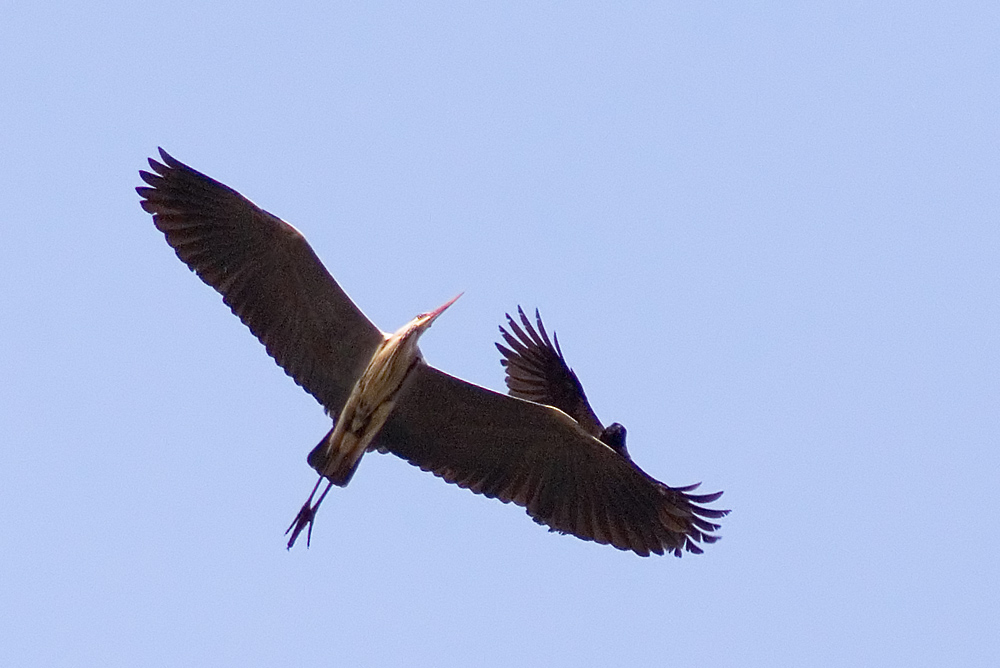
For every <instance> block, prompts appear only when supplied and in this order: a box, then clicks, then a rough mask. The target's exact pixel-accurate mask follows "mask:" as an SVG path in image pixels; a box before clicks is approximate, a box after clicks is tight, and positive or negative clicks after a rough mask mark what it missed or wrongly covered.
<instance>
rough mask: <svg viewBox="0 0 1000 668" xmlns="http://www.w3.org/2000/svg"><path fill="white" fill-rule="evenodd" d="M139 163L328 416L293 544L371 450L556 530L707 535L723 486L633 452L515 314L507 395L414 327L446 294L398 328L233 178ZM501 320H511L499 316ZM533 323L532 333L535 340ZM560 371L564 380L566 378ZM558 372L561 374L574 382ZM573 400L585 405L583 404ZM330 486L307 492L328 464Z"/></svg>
mask: <svg viewBox="0 0 1000 668" xmlns="http://www.w3.org/2000/svg"><path fill="white" fill-rule="evenodd" d="M160 160H162V162H158V161H156V160H152V159H150V160H149V165H150V168H151V169H152V172H146V171H140V172H139V175H140V177H141V178H142V180H143V181H145V182H146V184H148V185H147V186H140V187H139V188H136V190H137V192H138V193H139V195H140V197H141V198H142V201H141V205H142V208H143V209H144V210H145V211H147V212H148V213H151V214H152V215H153V222H154V224H155V225H156V227H157V229H159V230H160V231H161V232H162V233H163V234H164V236H165V237H166V239H167V243H168V244H170V246H171V247H172V248H173V249H174V251H175V252H176V253H177V256H178V257H179V258H180V259H181V260H182V261H183V262H184V263H185V264H187V265H188V267H190V268H191V270H192V271H194V272H195V273H197V274H198V276H199V277H200V278H201V279H202V280H203V281H204V282H205V283H207V284H208V285H210V286H212V287H213V288H215V289H216V290H217V291H218V292H219V293H220V294H221V295H222V298H223V301H224V302H225V303H226V304H227V305H228V306H229V308H230V309H232V311H233V313H234V314H236V315H237V316H238V317H239V318H240V320H242V321H243V323H244V324H245V325H246V326H247V327H249V328H250V331H251V332H253V333H254V335H255V336H257V338H258V339H260V341H261V342H262V343H263V344H264V346H265V348H266V349H267V352H268V354H269V355H271V357H273V358H274V360H275V361H276V362H277V363H278V364H279V365H280V366H281V367H282V368H283V369H284V370H285V372H286V373H287V374H288V375H289V376H291V377H292V378H293V379H294V380H295V382H296V383H298V384H299V385H301V386H302V387H303V388H304V389H305V390H306V391H307V392H309V393H310V394H312V395H313V396H314V397H315V398H316V400H317V401H319V402H320V404H321V405H322V406H323V407H324V408H325V409H326V411H327V413H328V414H329V415H331V416H333V417H334V420H335V422H334V426H333V428H332V429H331V431H330V433H329V434H327V436H325V437H324V438H323V440H322V441H321V442H320V443H319V445H317V446H316V447H315V448H314V449H313V451H312V452H311V453H310V454H309V457H308V461H309V464H310V465H311V466H312V467H313V468H314V469H315V470H316V471H317V472H318V473H319V475H320V479H319V482H317V484H316V487H315V488H314V489H313V494H310V496H309V499H308V500H307V501H306V503H305V504H304V505H303V506H302V509H301V510H300V511H299V514H298V515H297V516H296V518H295V520H294V521H293V522H292V526H290V527H289V532H291V533H292V536H291V538H290V540H289V543H288V546H289V547H291V546H292V544H293V543H294V542H295V539H296V537H297V536H298V535H299V533H300V532H301V531H303V530H304V529H305V528H306V527H308V528H309V531H310V532H311V530H312V524H313V520H314V518H315V514H316V510H317V508H318V507H319V504H320V503H321V502H322V500H323V498H324V497H325V496H326V492H328V491H329V489H330V486H331V485H339V486H344V485H346V484H347V483H348V482H349V481H350V479H351V477H352V476H353V475H354V472H355V471H356V469H357V466H358V464H359V463H360V460H361V457H362V455H363V454H364V453H365V452H366V451H370V450H377V451H379V452H382V453H389V452H391V453H392V454H395V455H397V456H399V457H401V458H403V459H405V460H406V461H408V462H410V463H411V464H413V465H415V466H418V467H420V468H421V469H423V470H425V471H430V472H432V473H434V474H435V475H437V476H440V477H442V478H444V479H445V480H446V481H447V482H451V483H455V484H457V485H459V486H461V487H465V488H467V489H470V490H471V491H473V492H475V493H477V494H483V495H485V496H488V497H491V498H497V499H499V500H501V501H503V502H504V503H509V502H513V503H515V504H517V505H520V506H522V507H524V508H525V510H526V511H527V513H528V515H529V516H531V518H532V519H534V520H535V521H536V522H538V523H540V524H544V525H547V526H548V527H549V528H550V529H551V530H552V531H557V532H560V533H570V534H573V535H575V536H578V537H580V538H583V539H585V540H593V541H596V542H598V543H603V544H610V545H613V546H614V547H616V548H618V549H621V550H632V551H633V552H635V553H637V554H640V555H643V556H647V555H649V554H650V553H656V554H663V553H664V551H666V552H673V553H674V554H675V555H677V556H680V555H681V553H682V551H683V550H688V551H690V552H695V553H700V552H701V551H702V550H701V548H700V547H699V545H698V543H699V542H702V543H712V542H715V541H716V540H717V536H715V535H713V533H712V532H714V531H716V530H717V529H718V525H716V524H713V523H711V522H708V521H707V520H705V519H704V518H706V517H707V518H712V519H715V518H719V517H722V516H724V515H725V514H726V512H728V511H723V510H713V509H708V508H704V507H703V506H702V505H701V504H706V503H711V502H712V501H715V500H716V499H717V498H719V496H721V492H719V493H716V494H705V495H692V494H690V493H689V492H691V491H692V490H693V489H694V488H695V487H696V486H697V485H691V486H688V487H679V488H671V487H668V486H666V485H664V484H662V483H660V482H657V481H656V480H654V479H653V478H651V477H650V476H648V475H647V474H646V473H644V472H643V471H642V470H641V469H639V467H637V466H636V465H635V464H633V463H632V461H631V459H630V458H629V457H628V452H627V450H626V449H625V430H624V428H623V427H620V425H611V426H610V427H608V428H607V429H604V428H602V427H601V424H600V422H599V421H598V420H597V417H596V416H595V415H594V414H593V411H592V410H591V409H590V406H589V404H588V403H587V400H586V397H585V395H584V394H583V388H582V387H581V386H580V384H579V381H578V380H577V379H576V376H575V374H573V372H572V371H571V370H569V368H568V367H567V366H566V364H565V360H564V359H563V358H562V353H561V351H560V350H559V348H558V341H556V344H555V346H554V347H553V346H552V345H550V344H549V343H548V337H547V334H546V333H545V331H544V329H543V328H542V325H541V320H540V319H539V320H538V328H539V332H535V330H534V329H533V328H532V327H531V325H530V323H529V322H528V321H527V318H525V317H524V316H523V313H522V322H523V323H524V324H525V329H526V330H527V336H525V335H526V332H525V331H521V330H520V329H518V328H517V326H516V324H515V323H514V322H513V320H512V319H509V320H508V322H509V323H510V325H511V328H512V330H513V331H514V332H515V334H518V335H519V336H518V339H520V341H518V339H513V338H508V336H509V335H507V336H505V340H506V341H507V343H508V344H509V345H511V347H512V348H513V350H507V351H506V352H504V351H505V349H504V348H502V347H501V352H504V354H505V358H506V359H505V361H506V364H507V370H508V379H507V383H508V386H509V387H510V389H511V393H512V394H513V395H514V396H506V395H503V394H499V393H497V392H494V391H492V390H489V389H486V388H484V387H480V386H478V385H473V384H472V383H468V382H466V381H463V380H460V379H458V378H455V377H454V376H450V375H448V374H446V373H444V372H443V371H440V370H438V369H436V368H434V367H432V366H430V365H428V364H427V363H426V362H424V360H423V356H422V355H421V353H420V349H419V348H418V347H417V339H418V338H419V337H420V335H421V334H422V333H423V332H425V331H426V330H427V328H428V327H429V326H430V325H431V323H433V322H434V320H435V319H437V318H438V316H440V315H441V313H443V312H444V310H445V309H447V308H448V307H449V306H450V305H451V304H452V303H454V301H455V299H457V297H456V298H454V299H452V300H451V301H449V302H447V303H445V304H443V305H442V306H440V307H438V308H437V309H435V310H433V311H430V312H428V313H424V314H421V315H419V316H417V317H416V318H414V319H413V320H412V321H410V322H409V323H408V324H407V325H405V326H404V327H402V328H401V329H400V330H399V331H397V332H396V333H395V334H386V333H383V332H382V331H380V330H379V329H378V328H377V327H375V325H373V324H372V323H371V322H370V321H369V320H368V318H366V317H365V315H364V314H363V313H362V312H361V311H360V309H358V308H357V306H355V305H354V303H353V302H352V301H351V300H350V298H349V297H348V296H347V294H345V293H344V291H343V290H342V289H341V288H340V286H339V285H338V284H337V282H336V281H335V280H334V279H333V277H332V276H331V275H330V273H329V272H328V271H327V270H326V268H325V267H324V266H323V265H322V263H321V262H320V261H319V258H317V257H316V254H315V253H314V252H313V250H312V248H310V246H309V244H308V243H307V242H306V240H305V237H303V236H302V234H301V233H299V231H298V230H296V229H295V228H294V227H292V226H291V225H289V224H288V223H286V222H284V221H282V220H281V219H280V218H278V217H277V216H274V215H272V214H270V213H268V212H266V211H264V210H263V209H260V208H259V207H257V206H256V205H255V204H253V203H252V202H251V201H250V200H248V199H246V198H245V197H243V196H242V195H240V194H239V193H237V192H236V191H235V190H233V189H231V188H229V187H227V186H225V185H223V184H222V183H219V182H218V181H215V180H214V179H211V178H209V177H208V176H205V175H204V174H202V173H200V172H197V171H195V170H194V169H191V168H190V167H188V166H187V165H185V164H183V163H181V162H179V161H178V160H175V159H174V158H172V157H171V156H170V155H168V154H167V153H166V152H165V151H163V150H162V149H161V150H160ZM505 334H506V332H505ZM536 338H537V341H536ZM567 383H568V385H567ZM567 387H569V390H568V391H567ZM581 406H582V408H581ZM324 479H325V480H327V481H328V485H327V488H326V491H324V493H323V495H322V496H321V497H320V499H319V501H317V502H316V503H315V504H313V503H312V498H313V496H314V495H315V493H316V491H317V490H318V488H319V484H320V483H321V482H322V481H323V480H324Z"/></svg>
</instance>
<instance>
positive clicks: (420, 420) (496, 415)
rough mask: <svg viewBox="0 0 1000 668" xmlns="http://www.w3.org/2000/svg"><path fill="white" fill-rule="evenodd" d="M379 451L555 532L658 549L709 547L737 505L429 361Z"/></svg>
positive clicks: (554, 413)
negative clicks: (670, 479)
mask: <svg viewBox="0 0 1000 668" xmlns="http://www.w3.org/2000/svg"><path fill="white" fill-rule="evenodd" d="M408 382H409V383H410V385H409V386H408V388H407V390H406V392H404V393H403V394H402V395H401V397H400V399H399V403H397V405H396V407H395V409H394V411H393V414H392V416H391V417H390V418H389V420H388V422H387V423H386V425H385V427H384V428H383V431H382V433H381V435H380V436H379V439H378V442H377V444H376V446H375V449H378V450H379V451H380V452H391V453H393V454H395V455H397V456H399V457H402V458H403V459H405V460H406V461H408V462H410V463H411V464H413V465H415V466H418V467H420V468H421V469H423V470H425V471H430V472H432V473H434V474H435V475H437V476H439V477H441V478H443V479H444V480H446V481H447V482H450V483H454V484H456V485H459V486H460V487H464V488H466V489H469V490H471V491H472V492H474V493H477V494H483V495H485V496H487V497H490V498H496V499H499V500H500V501H502V502H504V503H510V502H513V503H515V504H517V505H519V506H522V507H524V508H525V510H526V511H527V513H528V515H529V516H530V517H531V518H532V519H534V520H535V521H536V522H538V523H539V524H543V525H546V526H548V527H549V528H550V529H551V530H552V531H556V532H559V533H568V534H572V535H574V536H577V537H579V538H582V539H584V540H592V541H595V542H598V543H602V544H609V545H613V546H614V547H616V548H618V549H621V550H631V551H633V552H635V553H636V554H639V555H642V556H648V555H649V554H651V553H655V554H663V553H664V552H672V553H673V554H675V555H677V556H680V555H681V554H682V552H683V551H685V550H686V551H688V552H692V553H700V552H702V548H701V547H700V545H699V543H704V544H708V543H713V542H715V541H716V540H717V539H718V537H717V536H715V535H714V534H713V532H714V531H716V530H717V529H718V528H719V525H718V524H716V523H714V522H711V521H709V520H714V519H718V518H721V517H723V516H724V515H725V514H726V513H727V512H728V511H726V510H715V509H712V508H705V507H703V505H702V504H707V503H711V502H713V501H715V500H716V499H718V498H719V497H720V496H721V495H722V493H721V492H718V493H715V494H700V495H699V494H691V492H692V491H694V489H695V488H696V487H697V485H689V486H687V487H681V488H671V487H669V486H667V485H664V484H662V483H660V482H658V481H657V480H655V479H654V478H652V477H651V476H649V475H648V474H646V473H645V472H643V471H642V470H641V469H640V468H639V467H637V466H636V465H635V464H634V463H632V462H631V461H629V460H627V459H625V458H624V457H621V456H620V455H619V454H618V453H616V452H615V451H614V450H612V449H611V448H610V447H608V446H607V445H605V444H604V443H601V442H600V441H599V440H597V439H596V438H594V437H593V436H591V435H590V434H588V433H586V432H585V431H584V430H583V429H582V428H581V427H580V426H579V424H578V423H576V421H574V420H573V419H572V418H570V417H569V416H568V415H566V414H565V413H563V412H562V411H560V410H558V409H556V408H552V407H550V406H544V405H540V404H537V403H533V402H530V401H524V400H520V399H516V398H513V397H509V396H505V395H502V394H499V393H497V392H493V391H492V390H488V389H486V388H483V387H480V386H478V385H473V384H471V383H467V382H465V381H463V380H460V379H458V378H455V377H453V376H450V375H448V374H446V373H444V372H442V371H439V370H437V369H434V368H433V367H430V366H427V365H426V364H421V365H419V366H418V368H417V369H415V370H414V372H413V374H412V375H411V379H410V380H409V381H408Z"/></svg>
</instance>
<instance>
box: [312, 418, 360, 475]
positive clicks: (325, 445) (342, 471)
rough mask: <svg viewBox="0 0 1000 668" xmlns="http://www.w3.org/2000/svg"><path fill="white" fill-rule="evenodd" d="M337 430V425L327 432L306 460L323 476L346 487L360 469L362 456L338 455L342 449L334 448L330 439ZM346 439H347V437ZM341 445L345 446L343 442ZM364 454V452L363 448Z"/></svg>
mask: <svg viewBox="0 0 1000 668" xmlns="http://www.w3.org/2000/svg"><path fill="white" fill-rule="evenodd" d="M335 430H336V426H335V427H334V428H333V429H331V430H330V431H329V432H327V434H326V436H324V437H323V439H322V440H321V441H320V442H319V445H317V446H316V447H315V448H313V449H312V452H310V453H309V457H308V458H307V459H306V461H307V462H309V466H311V467H313V468H314V469H316V471H317V472H318V473H319V474H320V475H321V476H323V477H325V478H326V479H327V480H329V481H330V482H332V483H333V484H334V485H336V486H338V487H346V486H347V483H349V482H351V478H353V477H354V472H355V471H357V470H358V464H360V463H361V457H360V456H358V457H353V456H346V457H345V456H340V457H338V456H337V455H338V454H340V452H341V451H340V449H338V450H334V449H333V448H331V447H330V441H331V440H332V439H333V432H334V431H335ZM347 436H349V435H348V434H345V437H347ZM344 440H347V438H345V439H344ZM341 446H343V443H341ZM362 454H364V451H363V450H362Z"/></svg>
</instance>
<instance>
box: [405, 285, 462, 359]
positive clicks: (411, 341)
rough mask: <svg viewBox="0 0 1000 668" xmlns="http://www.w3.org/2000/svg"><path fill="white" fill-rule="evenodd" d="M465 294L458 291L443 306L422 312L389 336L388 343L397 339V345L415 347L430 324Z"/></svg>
mask: <svg viewBox="0 0 1000 668" xmlns="http://www.w3.org/2000/svg"><path fill="white" fill-rule="evenodd" d="M463 294H465V293H464V292H460V293H458V294H457V295H455V296H454V297H452V298H451V299H449V300H448V301H446V302H445V303H444V304H441V306H438V307H437V308H436V309H434V310H433V311H428V312H427V313H421V314H420V315H418V316H417V317H415V318H414V319H413V320H411V321H410V322H408V323H406V324H405V325H403V326H402V327H401V328H400V329H399V331H397V332H396V333H395V334H393V335H392V336H389V337H388V338H387V339H386V342H387V345H389V342H391V341H393V340H396V341H398V342H399V343H398V344H397V345H400V346H402V347H405V348H411V347H415V346H416V343H417V339H419V338H420V335H421V334H423V333H424V332H426V331H427V330H428V328H430V326H431V325H432V324H434V321H435V320H437V318H438V316H439V315H441V314H442V313H444V312H445V310H446V309H447V308H448V307H449V306H451V305H452V304H454V303H455V302H456V301H458V298H459V297H461V296H462V295H463Z"/></svg>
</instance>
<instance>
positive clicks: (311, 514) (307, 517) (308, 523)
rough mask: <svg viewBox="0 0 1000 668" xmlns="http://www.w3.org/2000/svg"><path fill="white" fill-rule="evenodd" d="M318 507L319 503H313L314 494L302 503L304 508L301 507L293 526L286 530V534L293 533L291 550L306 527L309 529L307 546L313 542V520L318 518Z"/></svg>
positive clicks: (289, 541) (289, 540) (289, 542)
mask: <svg viewBox="0 0 1000 668" xmlns="http://www.w3.org/2000/svg"><path fill="white" fill-rule="evenodd" d="M318 507H319V504H316V505H315V506H313V505H312V496H310V497H309V500H308V501H306V502H305V503H304V504H302V508H300V509H299V514H298V515H296V516H295V519H294V520H292V524H291V526H289V527H288V530H287V531H285V535H286V536H287V535H288V534H289V533H291V534H292V535H291V537H290V538H289V539H288V549H289V550H290V549H292V545H295V541H296V540H297V539H298V537H299V534H300V533H302V530H303V529H305V528H306V527H308V529H309V530H308V531H306V547H309V544H310V543H311V542H312V528H313V522H314V521H315V520H316V509H317V508H318Z"/></svg>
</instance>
